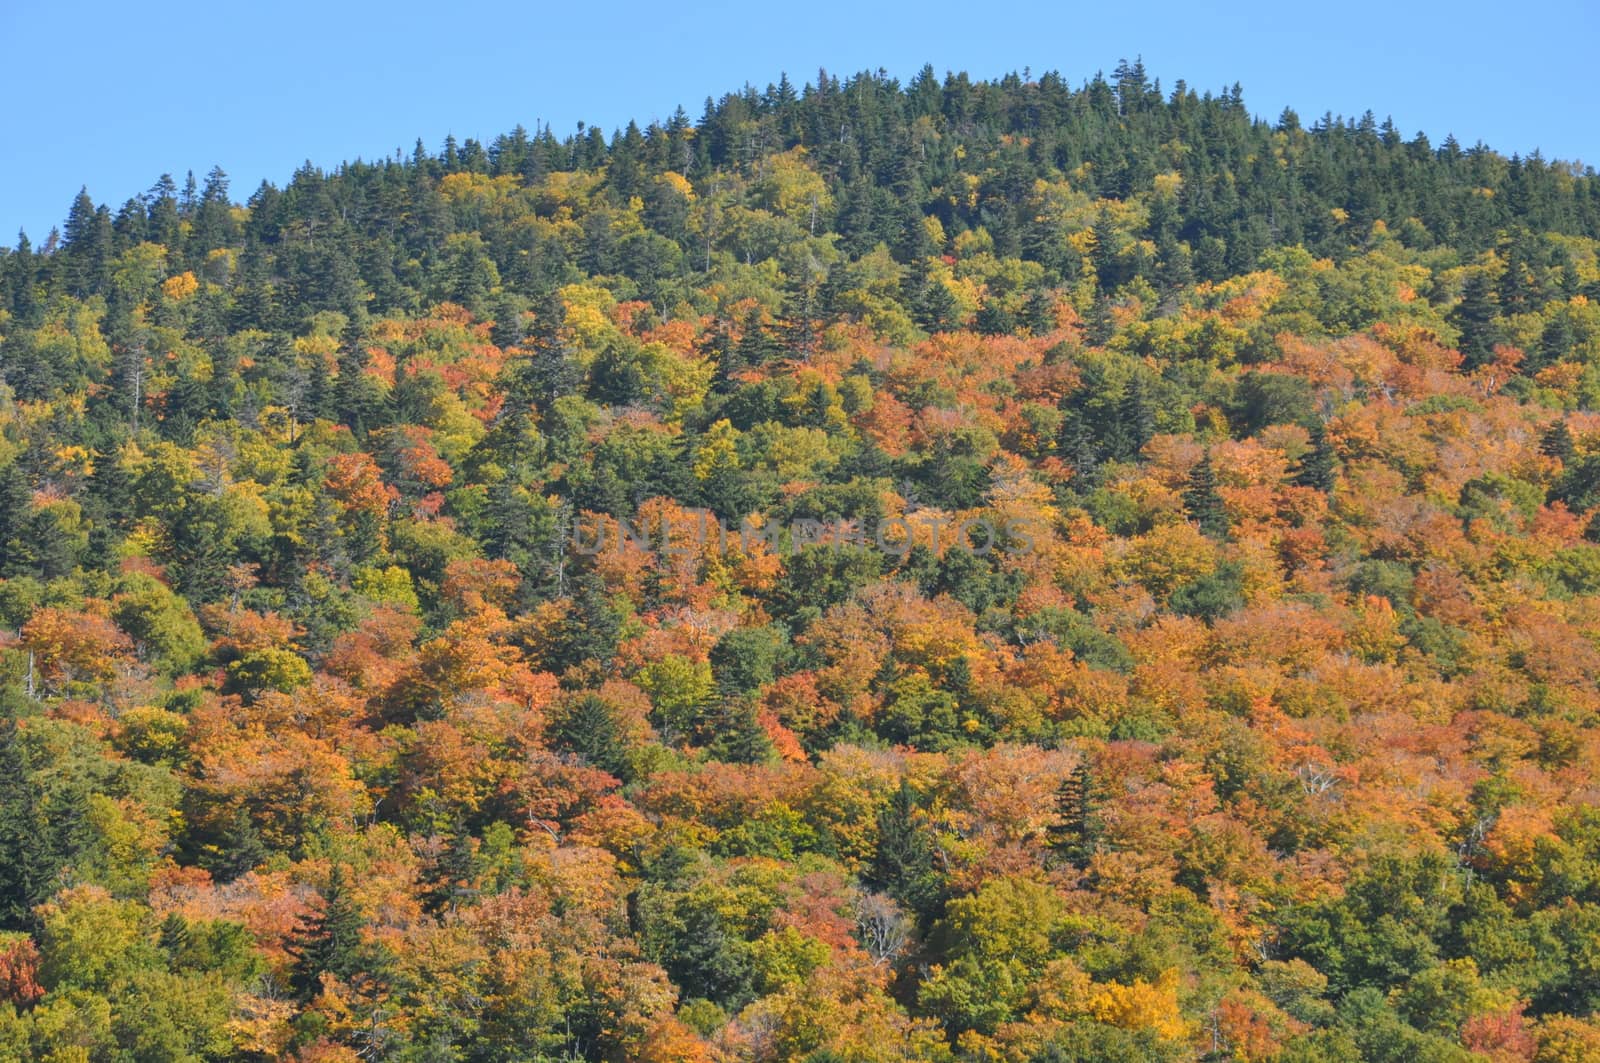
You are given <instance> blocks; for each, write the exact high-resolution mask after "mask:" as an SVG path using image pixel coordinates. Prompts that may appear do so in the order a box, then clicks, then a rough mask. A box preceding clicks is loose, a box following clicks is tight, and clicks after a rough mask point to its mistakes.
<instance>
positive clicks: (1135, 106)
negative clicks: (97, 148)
mask: <svg viewBox="0 0 1600 1063" xmlns="http://www.w3.org/2000/svg"><path fill="white" fill-rule="evenodd" d="M1597 197H1600V186H1597V179H1596V176H1595V174H1594V172H1593V171H1592V170H1588V169H1581V168H1579V167H1577V166H1574V165H1569V164H1564V163H1557V162H1550V161H1547V160H1545V159H1543V158H1541V157H1540V156H1539V155H1538V154H1533V155H1530V156H1527V157H1519V156H1511V157H1509V158H1508V157H1506V156H1504V155H1502V154H1499V153H1497V152H1495V151H1491V150H1490V149H1488V148H1486V147H1483V146H1482V145H1478V146H1475V147H1472V148H1463V147H1462V146H1461V145H1460V144H1458V143H1456V142H1455V141H1454V140H1453V139H1447V140H1446V141H1444V142H1443V143H1442V144H1440V145H1438V146H1435V145H1433V144H1432V143H1430V142H1429V141H1428V139H1427V138H1426V137H1424V136H1422V135H1420V134H1419V135H1417V136H1414V137H1411V138H1409V139H1408V138H1406V137H1405V136H1403V135H1402V134H1401V133H1400V132H1399V131H1398V130H1396V129H1395V128H1394V127H1393V125H1392V123H1387V122H1386V123H1383V124H1379V123H1378V122H1377V121H1376V120H1375V118H1374V117H1373V116H1372V115H1371V114H1368V115H1365V116H1363V117H1362V118H1360V119H1357V120H1345V119H1335V118H1334V117H1332V116H1331V115H1328V116H1324V117H1323V118H1321V119H1319V120H1317V121H1315V122H1314V123H1312V124H1310V125H1306V124H1305V123H1303V122H1302V120H1301V119H1300V118H1299V117H1298V116H1296V115H1295V114H1294V113H1292V112H1290V111H1285V112H1284V113H1283V114H1282V116H1281V117H1280V118H1279V119H1278V120H1277V121H1276V122H1265V121H1261V120H1258V119H1256V118H1254V117H1252V115H1251V113H1250V112H1249V111H1248V110H1247V108H1246V107H1245V104H1244V101H1243V98H1242V95H1241V93H1240V90H1239V89H1238V87H1237V86H1235V87H1234V88H1232V89H1230V90H1228V91H1225V92H1222V93H1220V94H1216V95H1213V94H1209V93H1207V94H1199V93H1197V92H1195V91H1194V90H1192V89H1190V88H1189V87H1187V86H1186V85H1184V84H1183V83H1182V82H1179V83H1177V85H1176V86H1174V87H1173V89H1172V90H1171V91H1170V92H1169V91H1166V90H1164V89H1163V88H1162V87H1161V85H1160V83H1159V82H1156V81H1154V80H1152V79H1151V78H1150V77H1149V76H1148V75H1147V73H1146V72H1145V70H1144V68H1143V66H1142V64H1140V63H1127V62H1124V63H1122V64H1120V65H1119V66H1118V67H1117V69H1116V71H1115V73H1114V75H1113V76H1112V77H1111V78H1110V79H1107V78H1103V77H1096V78H1094V79H1093V80H1091V81H1089V82H1087V83H1086V84H1084V85H1083V86H1082V87H1080V88H1077V89H1074V88H1071V87H1070V86H1069V85H1068V84H1067V83H1066V82H1065V81H1064V80H1063V79H1062V78H1061V77H1059V76H1058V75H1055V74H1045V75H1042V76H1040V77H1038V78H1037V79H1033V78H1031V77H1028V78H1024V77H1018V76H1011V77H1007V78H1004V79H1001V80H999V81H996V82H980V81H974V80H971V79H970V78H968V77H967V76H965V75H960V74H956V75H950V76H947V77H945V78H944V79H943V80H942V81H941V80H940V79H939V78H937V77H936V76H935V74H934V72H933V71H932V69H931V68H929V69H924V70H923V71H922V72H921V73H920V74H919V75H917V76H916V77H915V78H913V79H912V80H911V81H910V83H909V84H905V85H902V84H900V83H899V82H897V81H895V80H893V79H891V78H889V77H888V76H886V75H885V74H883V73H881V72H880V73H877V74H862V75H858V76H856V77H853V78H850V79H847V80H840V79H838V78H836V77H832V76H830V75H827V74H826V73H822V74H819V75H818V77H817V79H816V80H815V81H814V82H813V83H811V84H807V85H805V86H796V85H794V84H793V83H791V82H790V81H789V80H788V79H787V78H784V79H782V80H781V81H780V82H779V83H778V84H777V85H773V86H769V87H768V88H767V89H766V90H765V91H764V92H763V91H757V90H755V89H751V88H747V89H745V90H744V91H743V92H740V93H736V94H732V95H727V96H724V97H723V98H722V99H720V100H709V99H708V100H707V101H706V104H705V108H704V111H703V113H702V115H701V117H700V118H699V119H698V120H695V119H692V118H691V117H690V116H689V115H688V114H687V113H685V112H684V111H683V110H682V109H680V110H679V111H678V112H677V113H676V114H675V115H674V116H673V117H672V119H671V120H670V121H667V122H666V123H664V124H660V123H658V124H652V125H650V126H649V127H648V128H646V129H640V128H638V127H637V126H636V125H633V124H630V125H629V126H628V127H627V128H626V129H625V130H621V131H618V132H616V133H614V134H613V135H611V136H610V137H609V138H608V137H607V136H606V135H605V134H604V133H603V132H602V131H600V130H599V129H595V128H582V127H580V129H579V132H578V133H577V134H576V135H574V136H570V137H567V138H565V139H558V138H557V137H555V136H553V135H552V134H551V133H550V131H549V130H548V129H539V130H537V131H536V132H534V133H531V134H530V133H529V132H527V131H526V130H523V129H517V130H515V131H513V132H512V133H509V134H507V135H505V136H501V137H499V138H497V139H496V140H494V141H493V142H492V143H490V144H483V143H479V142H477V141H474V140H467V141H465V142H463V143H456V142H455V141H454V140H448V141H446V143H445V144H444V146H443V149H442V151H440V152H438V153H431V152H429V151H428V150H426V149H425V148H424V147H423V146H422V145H421V144H420V143H419V144H418V146H417V148H416V150H415V152H414V153H413V154H412V155H411V157H410V158H399V157H397V158H395V159H393V160H386V161H383V162H377V163H352V164H348V165H345V166H341V167H339V168H338V169H337V170H334V171H331V172H328V171H323V170H320V169H317V168H315V167H312V166H310V165H309V164H308V165H307V166H305V167H304V168H302V169H301V170H300V171H298V172H297V173H296V174H295V175H294V177H293V179H292V180H291V181H290V182H289V183H288V184H287V186H285V187H283V188H277V187H275V186H273V185H271V184H263V185H262V186H261V187H260V188H259V189H257V190H255V191H254V192H253V193H252V194H251V195H250V197H249V199H248V200H247V201H246V202H244V203H242V204H241V203H238V202H236V201H235V199H234V198H233V193H232V192H231V190H230V188H229V183H228V179H227V176H226V175H225V174H224V173H223V172H222V171H221V170H213V171H212V172H211V173H210V174H209V175H208V176H207V177H206V178H205V180H204V181H196V180H194V178H193V177H191V178H190V179H189V180H188V181H187V182H186V184H185V185H184V187H181V188H180V187H179V186H178V184H177V182H175V181H173V180H172V179H171V178H169V177H162V178H161V179H160V180H159V181H158V182H157V184H156V185H155V186H154V187H153V188H152V189H151V190H150V191H149V192H148V193H146V194H145V195H143V196H140V197H138V198H135V199H132V200H129V201H128V202H127V203H125V204H123V205H121V206H120V207H116V208H114V209H113V208H112V207H111V206H108V205H100V204H96V203H95V201H94V200H93V199H92V198H91V197H90V195H89V194H88V192H87V191H84V192H82V193H80V194H79V196H78V197H77V199H76V200H75V201H74V202H73V203H72V205H71V209H70V213H69V215H68V218H67V222H66V225H65V228H64V229H63V231H62V232H60V233H59V234H55V233H52V234H51V236H50V237H49V238H48V239H47V240H46V241H45V242H44V243H43V245H42V246H40V247H37V248H35V247H34V246H32V245H31V244H30V243H29V241H28V240H27V239H26V238H25V237H19V239H18V242H17V246H15V247H13V248H10V249H6V250H4V251H0V677H3V685H0V1058H7V1059H10V1058H16V1059H39V1060H60V1061H67V1060H88V1061H101V1060H105V1061H125V1060H126V1061H145V1060H150V1061H157V1060H159V1061H178V1060H183V1061H189V1060H268V1059H280V1058H291V1059H297V1060H301V1061H304V1063H311V1061H319V1063H327V1061H341V1063H353V1061H356V1060H406V1061H410V1060H416V1061H445V1060H459V1061H485V1063H487V1061H507V1063H509V1061H533V1060H569V1059H592V1060H641V1061H662V1063H665V1061H718V1063H722V1061H728V1063H732V1061H752V1063H754V1061H762V1063H764V1061H777V1060H805V1061H809V1063H837V1061H849V1063H877V1061H891V1060H931V1061H946V1063H955V1061H980V1060H981V1061H1001V1060H1003V1061H1007V1063H1049V1061H1068V1060H1071V1061H1086V1063H1095V1061H1104V1063H1122V1061H1173V1063H1176V1061H1186V1060H1235V1061H1241V1063H1261V1061H1269V1060H1273V1061H1282V1063H1323V1061H1325V1063H1334V1061H1348V1060H1371V1061H1390V1060H1393V1061H1397V1063H1398V1061H1405V1063H1458V1061H1459V1063H1471V1061H1494V1063H1502V1061H1524V1063H1569V1061H1570V1063H1581V1061H1585V1060H1594V1059H1600V1014H1597V1009H1600V950H1597V948H1596V942H1597V941H1600V807H1597V799H1600V769H1597V767H1596V765H1597V764H1600V719H1597V714H1600V687H1597V682H1600V545H1597V544H1600V198H1597ZM708 517H709V518H710V520H711V522H713V523H714V524H720V525H723V526H728V527H746V526H751V527H756V528H760V529H763V531H764V534H762V535H758V536H754V537H750V536H741V535H733V536H727V535H718V536H710V537H708V536H706V535H704V534H697V533H696V532H695V529H696V528H702V529H703V528H704V526H705V523H706V518H708ZM697 522H698V523H697ZM799 522H816V524H819V525H821V526H823V527H827V528H837V527H841V526H845V525H872V526H887V525H888V524H890V523H894V522H899V523H898V524H896V526H897V527H900V528H903V529H906V531H907V535H908V536H909V538H904V539H902V540H899V541H897V542H896V543H895V544H894V547H895V548H893V549H885V548H883V544H882V543H879V542H874V541H873V540H872V538H871V537H870V536H853V537H852V536H848V535H847V536H845V537H844V538H842V539H838V538H834V539H829V538H828V537H827V536H823V538H822V541H801V540H797V539H796V538H795V536H794V535H793V534H792V532H791V529H792V528H794V527H796V526H798V523H799ZM977 523H982V524H983V525H984V526H986V527H989V528H992V529H998V532H997V535H998V538H999V540H1001V541H998V542H997V543H996V544H995V545H996V546H997V547H999V548H997V549H993V550H977V549H972V548H970V544H966V545H965V546H964V545H963V543H962V542H961V541H960V540H959V538H958V537H952V536H951V535H949V534H944V535H942V536H941V535H940V534H939V533H938V532H937V531H935V530H934V529H938V528H945V529H949V528H959V527H961V526H963V525H975V524H977ZM1024 528H1025V529H1027V531H1026V534H1024V533H1022V532H1020V531H1018V530H1017V529H1024ZM580 529H587V530H588V531H587V532H586V534H587V533H592V532H594V531H596V530H598V531H600V532H606V531H609V532H610V541H611V542H612V543H613V544H615V547H614V548H608V549H603V550H596V549H584V548H582V546H581V542H580V540H581V538H582V536H580V535H579V531H580ZM629 532H633V533H636V534H628V533H629Z"/></svg>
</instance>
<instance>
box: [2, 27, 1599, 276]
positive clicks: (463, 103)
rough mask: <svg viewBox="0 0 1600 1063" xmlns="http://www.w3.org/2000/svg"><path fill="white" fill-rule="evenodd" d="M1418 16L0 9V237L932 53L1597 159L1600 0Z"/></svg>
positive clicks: (987, 71)
mask: <svg viewBox="0 0 1600 1063" xmlns="http://www.w3.org/2000/svg"><path fill="white" fill-rule="evenodd" d="M1427 6H1429V5H1421V4H1413V3H1406V2H1404V0H1387V2H1383V3H1374V2H1371V0H1352V2H1348V3H1343V4H1335V5H1328V6H1322V5H1317V4H1314V3H1292V2H1291V3H1261V2H1256V0H1250V2H1236V3H1228V2H1226V0H1222V2H1208V3H1197V2H1190V3H1182V4H1175V3H1145V4H1133V5H1130V6H1129V7H1128V8H1126V9H1124V7H1123V5H1121V4H1116V3H1112V2H1110V0H1095V2H1093V3H1077V2H1070V0H1063V2H1055V3H1037V4H1019V3H1010V2H1004V0H977V2H970V0H969V2H967V3H948V2H945V0H937V2H927V3H917V4H912V3H904V2H901V0H895V2H894V3H875V2H873V0H856V2H853V3H840V2H838V0H804V2H798V3H776V4H772V3H758V2H752V0H741V2H733V0H724V2H720V3H701V4H693V3H683V2H680V3H670V2H669V3H648V4H647V3H638V2H633V0H628V2H618V3H595V2H588V3H582V2H572V3H566V4H561V5H549V4H543V3H538V2H536V0H535V2H523V3H515V2H506V0H490V2H484V3H479V4H469V3H440V2H439V0H429V2H427V3H415V2H411V0H393V2H390V3H382V4H380V3H367V4H348V3H340V2H339V0H321V2H317V3H309V2H305V0H282V2H276V3H258V4H249V5H232V4H227V3H221V4H216V3H213V4H199V5H180V6H159V5H127V4H113V3H108V2H103V0H90V2H86V3H79V4H40V3H23V2H19V0H0V55H3V56H4V60H3V62H0V100H3V101H4V104H3V111H0V114H3V115H4V117H3V119H0V130H3V132H4V141H3V143H4V153H3V155H0V245H10V244H13V243H14V241H15V238H14V235H13V234H14V233H15V232H16V230H17V228H18V227H19V226H22V227H26V229H27V231H28V233H29V236H30V237H31V238H32V239H33V241H34V242H35V244H37V243H39V242H40V241H42V240H43V238H44V236H45V235H46V233H48V231H49V229H50V227H51V226H52V225H59V224H60V223H61V222H62V221H63V219H64V218H65V215H66V211H67V207H68V206H69V204H70V203H71V201H72V197H73V196H74V195H75V194H76V192H77V190H78V187H79V186H80V185H85V184H86V185H87V186H88V188H89V191H90V194H91V195H92V196H93V197H94V198H95V200H96V202H108V203H110V204H111V206H112V209H113V210H115V209H116V207H117V206H118V205H120V204H121V203H122V202H123V201H124V200H126V199H127V198H128V197H130V196H132V195H136V194H138V193H140V192H143V191H144V190H145V189H147V188H148V187H149V186H150V185H151V184H152V183H153V182H154V181H155V179H156V177H157V176H159V175H160V174H161V173H163V172H170V173H172V174H173V175H174V176H175V177H176V178H177V180H178V181H179V183H180V184H181V183H182V181H183V175H184V172H185V171H186V170H190V169H192V170H194V172H195V174H196V176H197V177H199V178H201V179H203V178H204V175H205V173H206V171H207V170H209V169H210V168H211V166H212V165H213V164H219V165H221V166H222V168H223V169H224V170H226V171H227V172H228V174H229V175H230V177H231V178H232V179H233V185H232V191H233V195H234V198H235V199H240V200H242V199H245V198H248V196H249V194H250V192H251V191H253V190H254V188H255V187H256V185H257V184H259V183H260V181H261V180H262V179H263V178H266V179H270V180H272V181H274V182H276V183H278V184H282V183H283V182H284V181H285V180H287V178H288V177H289V175H290V174H291V173H292V172H293V171H294V169H295V168H296V167H297V166H298V165H299V164H300V163H301V162H303V161H305V160H308V159H309V160H310V161H312V162H314V163H317V164H318V165H324V166H331V165H334V164H337V163H338V162H340V161H342V160H345V159H351V158H355V157H358V156H359V157H364V158H369V159H370V158H375V157H379V156H383V155H387V154H390V153H392V152H393V151H394V150H395V149H396V148H397V147H399V148H404V149H405V150H406V151H408V152H409V150H410V148H411V145H412V144H413V143H414V142H415V141H416V139H417V138H418V137H419V136H420V137H421V138H422V139H423V141H424V142H425V143H426V144H427V145H428V146H429V147H430V148H437V147H438V146H439V145H440V144H441V143H442V142H443V140H444V137H445V135H446V134H448V133H453V134H455V136H456V137H457V138H458V139H464V138H466V137H470V136H475V137H479V138H482V139H485V140H487V139H489V138H492V137H493V136H495V135H496V134H497V133H500V132H504V131H508V130H510V129H511V128H512V127H513V126H515V125H516V124H517V123H519V122H520V123H522V124H524V125H526V126H529V127H532V126H533V125H534V124H535V122H536V121H541V120H542V121H545V122H548V123H549V124H550V125H551V126H552V128H553V129H554V131H555V132H556V133H557V134H558V135H559V134H564V133H566V132H569V131H570V130H571V129H572V128H573V127H574V125H575V124H576V123H577V122H578V121H579V120H583V121H586V122H589V123H591V124H597V125H600V126H602V127H603V128H605V129H606V130H607V131H608V132H609V131H610V130H611V129H612V128H614V127H616V126H618V125H620V124H625V123H626V122H627V120H628V119H629V118H637V119H639V120H641V124H643V123H644V122H647V121H649V120H650V119H651V118H656V117H660V118H665V117H666V116H668V115H670V114H671V113H672V110H673V108H674V107H676V106H677V105H678V104H680V103H682V104H683V105H684V106H685V107H686V108H687V109H688V110H689V112H690V114H691V115H695V116H698V114H699V112H700V108H701V105H702V104H703V102H704V100H705V97H706V96H707V95H721V94H722V93H724V92H726V91H730V90H734V89H738V88H739V87H741V86H742V85H743V84H745V83H746V82H750V83H753V84H756V85H758V86H762V87H764V86H765V85H766V84H767V83H769V82H772V81H776V80H777V78H778V75H779V73H780V72H782V71H787V72H788V73H789V75H790V77H791V78H792V79H793V80H795V81H796V82H797V83H800V82H803V81H806V80H810V79H812V78H814V77H815V74H816V71H817V69H818V68H819V67H826V68H827V69H828V70H829V71H830V72H831V73H836V74H840V75H844V74H849V73H854V72H857V71H860V70H864V69H877V68H878V67H883V68H884V69H886V70H888V71H889V73H890V74H892V75H894V76H896V77H899V78H901V79H902V80H904V79H907V78H909V77H910V76H911V75H912V74H914V73H915V72H916V71H917V70H918V69H920V68H921V66H922V64H923V63H925V62H930V63H932V64H933V65H934V68H935V69H936V70H938V71H939V72H940V74H943V73H944V72H945V71H946V70H961V69H965V70H967V71H969V72H971V73H972V74H973V75H975V76H978V77H995V76H999V75H1001V74H1004V73H1006V72H1008V71H1011V70H1018V71H1020V70H1021V69H1022V68H1024V67H1031V68H1032V69H1033V71H1034V72H1036V73H1037V72H1041V71H1045V70H1051V69H1055V70H1059V71H1060V72H1061V73H1062V74H1063V75H1064V76H1065V77H1066V78H1067V79H1068V81H1069V82H1071V83H1072V84H1074V85H1076V84H1078V83H1079V82H1081V81H1082V80H1083V79H1084V78H1086V77H1089V76H1091V75H1092V74H1093V73H1094V72H1095V71H1096V70H1101V69H1103V70H1105V71H1107V72H1108V73H1109V71H1110V70H1111V69H1112V68H1113V67H1114V66H1115V65H1116V63H1117V60H1118V59H1119V58H1120V57H1124V56H1126V57H1128V58H1129V59H1132V58H1133V57H1135V56H1136V55H1142V56H1143V57H1144V61H1145V66H1146V68H1147V69H1148V70H1149V72H1150V73H1151V74H1152V75H1154V76H1157V77H1160V78H1161V81H1162V86H1163V88H1165V89H1170V88H1171V85H1172V83H1173V82H1174V81H1175V80H1177V79H1179V78H1183V79H1186V80H1187V81H1188V82H1189V83H1190V84H1191V85H1194V86H1196V87H1199V88H1208V89H1213V90H1215V89H1218V88H1221V87H1223V86H1224V85H1228V84H1231V83H1232V82H1234V81H1239V82H1241V83H1242V84H1243V86H1244V93H1245V101H1246V103H1247V104H1248V105H1249V106H1250V107H1251V108H1252V109H1253V110H1254V111H1255V112H1256V113H1258V114H1262V115H1265V116H1268V117H1276V116H1277V115H1278V113H1279V112H1280V111H1281V110H1282V108H1283V107H1284V106H1285V105H1289V106H1293V107H1294V108H1295V109H1296V110H1297V111H1299V112H1300V115H1301V117H1302V118H1303V119H1305V120H1306V121H1307V122H1308V123H1309V122H1310V121H1311V120H1313V119H1314V118H1315V117H1317V116H1320V115H1321V114H1322V113H1323V112H1325V111H1332V112H1334V113H1335V114H1346V115H1359V114H1360V113H1361V112H1363V111H1365V110H1367V109H1368V108H1371V109H1372V110H1373V111H1374V112H1375V113H1376V114H1377V115H1378V117H1379V119H1380V120H1381V119H1382V118H1383V117H1385V116H1393V118H1394V120H1395V122H1396V124H1397V125H1398V126H1399V127H1400V129H1401V130H1402V131H1403V132H1404V133H1405V134H1406V135H1407V136H1410V135H1411V134H1412V133H1414V132H1416V131H1417V130H1419V129H1420V130H1422V131H1424V132H1426V133H1427V134H1428V135H1429V136H1430V137H1431V138H1432V139H1433V141H1434V142H1435V143H1436V144H1437V143H1438V142H1439V141H1440V140H1442V139H1443V138H1444V136H1445V134H1447V133H1452V132H1453V133H1454V134H1455V135H1456V137H1457V138H1458V139H1459V140H1461V141H1462V142H1463V143H1464V144H1467V145H1470V144H1472V143H1474V142H1476V141H1478V140H1483V141H1485V142H1487V143H1488V144H1489V145H1491V146H1492V147H1494V148H1496V149H1498V150H1501V151H1504V152H1506V153H1508V154H1509V153H1510V152H1512V151H1520V152H1523V153H1527V152H1530V151H1532V150H1533V149H1535V148H1538V149H1541V150H1542V151H1543V152H1544V154H1545V156H1546V157H1547V158H1565V159H1582V160H1584V161H1586V162H1588V163H1590V164H1594V165H1600V110H1597V108H1596V107H1595V106H1594V101H1595V91H1594V88H1593V83H1592V77H1591V76H1590V75H1588V74H1587V73H1586V72H1585V71H1586V67H1588V65H1589V63H1590V62H1591V61H1592V59H1593V55H1592V52H1593V48H1594V44H1595V42H1596V41H1597V40H1600V16H1597V14H1596V12H1595V5H1594V2H1593V0H1524V2H1522V3H1517V4H1509V5H1508V4H1500V3H1496V4H1491V3H1485V2H1482V0H1464V2H1461V3H1454V4H1439V5H1437V10H1433V11H1430V10H1424V8H1425V7H1427ZM1124 10H1127V11H1130V12H1132V13H1124Z"/></svg>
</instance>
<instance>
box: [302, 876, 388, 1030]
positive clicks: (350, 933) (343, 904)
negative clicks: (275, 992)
mask: <svg viewBox="0 0 1600 1063" xmlns="http://www.w3.org/2000/svg"><path fill="white" fill-rule="evenodd" d="M365 925H366V919H365V918H364V917H363V916H362V914H361V910H360V909H359V908H358V907H356V903H355V898H354V897H352V896H351V895H350V887H349V884H348V882H346V880H345V871H344V867H343V865H341V864H335V865H334V868H333V873H332V874H331V875H329V876H328V885H327V887H326V888H325V889H324V890H323V891H322V910H321V911H319V912H317V913H316V914H315V915H313V916H312V917H311V918H310V919H308V920H306V921H305V922H303V923H302V924H301V926H300V929H299V931H298V932H297V933H296V934H295V935H294V939H293V941H292V943H291V944H290V946H289V948H288V952H289V954H290V955H291V956H293V957H294V960H295V966H294V974H293V977H292V980H291V984H292V986H293V988H294V990H295V992H296V993H298V994H299V995H300V997H301V998H302V999H310V998H311V997H313V996H315V995H316V993H317V991H318V989H319V988H320V986H321V976H322V975H323V974H331V975H333V976H335V977H336V978H339V979H341V980H344V981H349V980H350V979H352V978H354V977H355V976H356V975H358V974H361V973H363V972H365V971H367V970H368V968H369V966H370V963H369V957H368V955H367V948H366V946H365V945H364V944H363V942H362V940H361V929H362V927H363V926H365Z"/></svg>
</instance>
